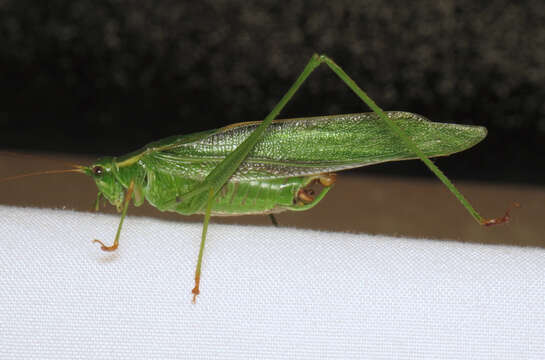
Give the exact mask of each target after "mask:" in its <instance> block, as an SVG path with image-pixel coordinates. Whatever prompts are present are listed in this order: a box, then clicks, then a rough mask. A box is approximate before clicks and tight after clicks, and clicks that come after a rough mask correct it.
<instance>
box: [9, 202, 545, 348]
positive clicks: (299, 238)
mask: <svg viewBox="0 0 545 360" xmlns="http://www.w3.org/2000/svg"><path fill="white" fill-rule="evenodd" d="M118 219H119V217H115V216H105V215H100V214H96V215H95V214H88V213H75V212H71V211H60V210H39V209H28V208H27V209H24V208H12V207H11V208H10V207H0V224H1V228H0V229H1V235H0V236H1V240H0V309H1V313H0V341H1V343H0V357H1V358H2V359H172V358H192V359H199V358H203V359H205V358H223V359H249V358H263V359H269V358H270V359H294V358H300V359H326V358H327V359H351V358H366V359H392V358H405V359H426V358H427V359H435V358H440V359H449V358H452V359H454V358H456V359H543V358H545V300H544V299H545V270H544V269H545V251H544V250H543V249H536V248H518V247H502V246H489V245H488V246H481V245H471V244H462V243H457V242H452V241H431V240H415V239H396V238H388V237H382V236H369V235H353V234H340V233H327V232H316V231H303V230H296V229H289V228H278V229H275V228H273V227H253V226H252V227H251V226H226V225H217V224H214V223H211V225H210V227H209V233H208V234H209V235H208V242H207V248H206V252H205V259H204V264H203V277H202V283H201V295H200V296H199V297H198V300H197V304H196V305H192V304H191V289H192V287H193V275H194V267H195V263H196V259H197V253H198V245H199V242H200V234H201V225H199V224H187V223H183V222H182V221H183V217H180V222H165V221H159V220H154V219H147V218H136V217H128V218H127V219H126V221H125V228H124V229H123V232H122V236H121V245H120V249H119V250H118V251H117V252H116V253H104V252H102V251H101V250H100V249H99V247H98V246H97V244H92V243H91V240H92V239H93V238H95V237H98V238H99V239H101V240H105V241H107V242H108V243H110V242H111V241H112V240H113V237H114V234H115V231H116V227H117V222H118Z"/></svg>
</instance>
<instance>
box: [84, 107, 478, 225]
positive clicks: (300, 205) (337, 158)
mask: <svg viewBox="0 0 545 360" xmlns="http://www.w3.org/2000/svg"><path fill="white" fill-rule="evenodd" d="M387 115H388V117H389V119H391V120H393V121H394V122H395V123H396V124H397V125H398V126H400V127H401V129H403V131H405V132H406V133H407V134H408V135H409V136H411V139H412V140H413V141H414V142H415V143H416V144H417V145H418V147H419V149H421V150H422V151H423V152H424V153H425V154H426V156H442V155H448V154H452V153H455V152H458V151H462V150H464V149H467V148H469V147H471V146H473V145H475V144H476V143H478V142H479V141H481V140H482V139H483V138H484V137H485V136H486V129H485V128H483V127H477V126H467V125H466V126H464V125H457V124H443V123H433V122H430V121H429V120H427V119H425V118H423V117H422V116H419V115H416V114H411V113H405V112H388V113H387ZM258 124H259V122H254V123H239V124H234V125H230V126H227V127H225V128H222V129H218V130H213V131H207V132H204V133H199V134H193V135H189V136H180V137H173V138H168V139H165V140H162V141H158V142H155V143H151V144H149V145H147V146H146V147H144V148H143V149H142V150H140V151H138V152H135V153H132V154H129V155H127V156H123V157H120V158H104V159H101V160H99V161H97V162H96V163H95V164H93V165H92V166H91V167H90V168H89V169H88V170H87V173H88V174H89V175H91V176H93V178H94V179H95V182H96V184H97V187H98V189H99V192H100V194H102V195H103V196H104V197H106V198H107V199H108V200H109V201H110V202H111V203H112V204H114V205H116V206H117V207H118V208H119V209H121V208H122V204H123V199H124V193H125V191H126V190H127V189H128V188H129V186H130V184H131V182H132V183H133V184H134V185H133V198H134V204H135V205H137V206H138V205H141V204H142V203H143V201H144V200H147V201H148V202H149V203H150V204H151V205H153V206H154V207H156V208H157V209H159V210H161V211H173V212H178V213H180V214H183V215H192V214H195V213H204V212H205V211H204V210H205V209H203V208H199V207H194V206H192V203H191V202H189V201H182V200H181V197H183V195H184V194H186V193H187V192H189V191H191V190H192V189H193V188H195V187H196V186H198V185H199V184H200V183H202V181H203V180H204V179H205V178H206V176H207V175H208V174H209V173H210V172H211V171H212V169H214V168H215V167H216V166H218V164H220V163H221V162H222V161H224V159H225V157H226V156H227V155H228V154H229V153H232V152H233V151H234V150H235V149H236V148H237V147H238V146H240V144H241V143H242V141H243V140H244V139H245V138H247V137H248V136H249V135H250V134H251V133H252V132H253V131H255V128H256V127H257V126H258ZM388 133H389V129H387V128H386V127H385V125H384V124H383V122H382V120H381V119H380V118H379V117H378V116H377V115H376V114H374V113H363V114H348V115H335V116H322V117H312V118H301V119H287V120H276V121H274V122H273V123H272V124H271V125H270V126H269V127H268V128H267V130H266V131H265V133H264V134H263V137H262V138H261V139H260V140H259V142H258V143H257V144H256V146H255V147H254V148H253V149H252V151H250V153H249V154H248V156H247V157H246V158H245V159H244V161H243V162H242V163H241V164H240V165H239V167H238V168H237V170H236V171H235V172H234V174H233V175H232V176H231V177H230V178H229V179H228V180H227V182H226V183H225V184H224V185H223V186H222V188H221V190H220V191H219V192H218V193H217V195H216V196H215V198H214V201H213V202H212V205H211V206H212V207H211V214H212V215H237V214H238V215H243V214H262V213H277V212H281V211H284V210H295V211H297V210H307V209H309V208H311V207H313V206H314V205H316V204H317V203H318V202H319V201H320V200H321V199H322V198H323V196H324V195H325V194H326V193H327V191H328V190H329V189H330V185H331V184H332V183H333V182H334V180H333V176H332V175H330V173H332V172H334V171H339V170H344V169H350V168H355V167H360V166H365V165H371V164H376V163H381V162H386V161H398V160H404V159H413V158H415V156H414V154H412V152H411V151H410V150H408V149H406V147H404V146H403V144H401V143H400V141H399V140H398V139H397V138H396V137H392V136H388ZM317 181H318V182H320V183H321V184H323V185H326V186H324V188H323V189H322V191H321V192H320V193H319V194H318V195H317V196H316V197H313V196H312V195H311V194H310V191H309V190H307V187H308V186H309V185H311V184H313V183H314V182H317ZM201 196H207V194H204V193H203V194H202V195H201Z"/></svg>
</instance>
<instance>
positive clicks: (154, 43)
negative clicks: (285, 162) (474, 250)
mask: <svg viewBox="0 0 545 360" xmlns="http://www.w3.org/2000/svg"><path fill="white" fill-rule="evenodd" d="M544 25H545V3H543V2H542V1H537V0H535V1H532V0H522V1H517V2H513V1H493V2H489V1H469V0H461V1H460V0H458V1H454V0H444V1H435V0H433V1H418V2H406V1H402V0H393V1H388V2H384V1H378V0H376V1H374V0H369V1H335V2H332V1H296V2H278V1H248V0H245V1H218V0H214V1H199V2H194V1H179V0H176V1H174V0H171V1H168V0H166V1H155V2H149V1H120V0H109V1H108V0H104V1H97V0H71V1H58V0H49V1H47V2H36V1H27V0H17V1H15V0H12V1H10V0H3V1H0V42H1V46H0V83H1V86H0V129H1V131H0V145H1V147H2V149H3V150H6V151H10V152H12V153H15V154H16V155H7V154H5V153H4V155H3V156H2V157H1V158H2V160H1V161H2V163H1V164H2V166H1V172H2V173H1V175H2V176H7V175H14V174H17V173H19V172H28V171H33V170H46V169H49V168H55V167H61V168H63V167H66V165H63V162H66V161H68V162H84V161H89V160H90V159H92V158H94V157H96V156H100V155H121V154H124V153H127V152H130V151H133V150H136V149H138V148H140V147H141V146H143V145H144V144H146V143H148V142H150V141H152V140H157V139H160V138H162V137H166V136H171V135H174V134H187V133H191V132H195V131H199V130H205V129H210V128H216V127H220V126H224V125H228V124H230V123H234V122H239V121H253V120H260V119H262V118H264V117H265V116H266V114H267V113H268V111H270V109H271V108H272V107H273V106H274V104H275V103H276V102H277V101H278V100H279V99H280V97H281V96H282V95H283V94H284V93H285V91H286V90H287V89H288V87H289V86H290V85H291V83H292V82H293V81H294V79H295V78H296V76H297V75H298V74H299V72H300V71H301V70H302V68H303V67H304V65H305V64H306V62H307V61H308V59H309V57H310V56H311V55H312V53H314V52H318V53H325V54H327V55H329V56H330V57H331V58H333V59H334V60H335V61H336V62H337V63H338V64H339V65H341V66H342V67H343V68H344V70H345V71H346V72H347V73H348V74H349V75H351V76H352V78H353V79H354V80H355V81H356V82H357V83H358V84H359V85H360V86H361V87H362V88H363V89H365V90H366V91H367V92H368V94H369V95H370V96H371V97H372V98H373V99H374V100H375V101H376V102H377V103H378V104H379V105H380V106H381V107H383V108H384V109H386V110H403V111H410V112H415V113H419V114H421V115H424V116H426V117H428V118H430V119H432V120H433V121H440V122H456V123H463V124H475V125H482V126H486V127H487V128H488V130H489V136H488V137H487V139H486V140H485V141H484V142H483V143H481V144H479V145H478V146H476V147H475V148H473V149H471V150H468V151H466V152H464V153H462V154H458V155H455V156H451V157H449V158H444V159H440V160H437V164H438V165H439V166H440V167H441V168H442V169H443V170H444V171H445V172H446V173H447V174H448V175H449V176H450V177H452V178H453V179H456V180H457V183H461V184H466V183H467V184H468V185H467V187H466V188H465V189H464V187H463V186H462V190H466V191H469V192H470V193H471V195H472V196H473V198H471V196H469V194H468V197H470V199H472V200H473V199H477V200H474V201H476V202H477V203H478V205H479V206H481V207H482V208H484V209H486V210H487V211H486V212H487V213H491V214H490V216H500V215H502V214H503V211H504V210H505V209H507V208H509V207H510V206H511V203H512V202H513V201H518V202H520V203H522V205H523V206H522V208H521V209H520V210H517V211H516V212H515V215H516V216H517V218H518V219H519V220H518V221H523V223H519V224H518V225H517V223H516V222H514V223H512V224H510V225H508V226H507V227H501V229H502V230H499V231H498V230H492V231H491V232H488V233H487V234H492V235H486V234H485V233H484V232H483V234H485V235H480V233H478V234H475V233H474V231H477V230H467V231H468V232H463V233H460V232H459V231H460V229H462V228H464V229H465V228H466V225H463V226H462V225H460V224H461V222H462V221H466V220H467V221H468V222H469V223H470V224H471V225H467V226H468V228H469V227H475V228H478V229H480V228H479V227H478V226H477V225H475V224H474V222H473V221H472V219H471V217H470V216H469V215H467V214H465V213H464V211H463V209H462V210H461V211H459V212H456V211H458V210H460V208H461V206H460V205H459V204H457V202H456V201H455V200H453V198H452V197H450V196H449V194H448V193H446V195H445V200H444V201H443V200H441V201H439V200H437V199H439V197H438V196H442V195H436V193H434V192H433V191H435V190H433V189H435V186H436V185H437V187H436V188H437V192H438V194H442V193H443V192H445V190H444V189H443V188H442V186H441V185H439V184H437V182H436V181H435V180H433V175H431V173H430V172H429V171H427V170H426V169H425V168H424V166H423V165H422V164H421V163H420V162H418V161H409V162H400V163H392V164H383V165H377V166H372V167H368V168H364V169H360V170H359V171H357V172H352V175H353V176H356V175H357V174H359V175H362V176H365V177H364V178H363V179H362V180H361V181H363V183H361V182H358V181H359V180H358V181H354V184H353V185H350V184H352V183H351V181H352V179H353V178H352V177H350V175H349V178H350V179H351V180H350V181H348V183H349V184H346V185H343V186H344V187H345V191H346V196H347V197H346V198H343V197H342V196H341V195H340V194H339V195H337V196H335V195H333V194H334V192H332V193H331V195H328V197H329V198H332V199H329V200H328V201H331V202H330V203H329V205H325V206H322V209H323V212H324V214H322V215H320V216H323V217H325V218H327V219H325V220H324V219H323V218H322V217H320V216H318V215H316V213H314V214H308V215H299V214H297V215H286V217H285V218H284V219H282V222H281V223H284V224H292V223H291V221H294V223H293V224H296V225H297V224H301V225H302V226H306V227H311V228H314V225H312V224H313V223H314V221H316V225H315V226H317V227H316V228H327V229H334V230H349V231H365V232H371V233H373V232H377V233H390V234H394V235H407V236H429V237H448V238H454V239H457V240H463V241H480V242H483V241H484V242H487V241H490V242H496V239H498V237H502V236H505V238H506V240H505V241H507V242H509V241H510V242H511V243H517V244H530V245H536V244H537V245H543V244H545V240H544V239H543V234H545V228H544V226H543V220H542V218H543V215H544V210H545V206H544V205H545V195H544V187H543V186H544V185H545V166H543V165H544V159H545V102H544V99H545V87H544V86H543V85H544V84H545V26H544ZM363 111H368V109H367V108H366V107H365V105H364V104H362V103H361V102H360V101H359V100H358V99H357V98H356V97H355V96H354V95H353V94H352V93H351V92H350V91H349V90H348V89H347V88H346V86H345V85H344V84H343V83H341V82H340V80H338V78H337V77H336V76H335V75H334V74H332V73H331V72H330V71H329V70H328V69H327V68H323V69H319V70H318V71H316V72H315V74H313V75H312V76H311V78H310V79H309V80H308V81H307V83H306V84H305V85H304V86H303V88H302V89H301V91H300V92H299V93H298V94H297V96H296V97H295V99H294V100H293V101H292V102H291V103H290V104H289V105H288V106H287V107H286V109H285V110H284V111H283V113H282V114H281V116H280V117H298V116H313V115H327V114H338V113H351V112H363ZM24 153H31V154H33V155H36V154H38V155H39V156H41V157H39V158H38V159H39V160H38V161H37V160H36V159H37V158H36V156H33V157H30V158H29V157H26V156H23V154H24ZM56 161H59V163H57V162H56ZM354 174H356V175H354ZM75 178H76V177H71V176H69V175H65V176H57V177H54V178H53V179H52V178H51V177H48V179H46V177H41V178H39V179H38V178H36V179H35V180H32V179H25V180H22V179H21V180H19V181H16V182H10V183H4V184H2V185H1V186H0V193H4V194H3V195H2V202H3V203H5V204H15V205H37V206H60V205H63V206H67V207H69V208H77V209H79V208H81V206H80V205H79V204H82V203H83V204H84V206H83V207H84V208H86V209H88V208H90V206H91V204H90V203H85V201H87V200H89V199H91V200H89V201H91V202H92V198H93V196H94V195H92V193H93V192H94V191H95V190H93V184H92V183H91V184H89V181H88V179H80V178H79V177H78V179H77V180H74V179H75ZM385 179H387V180H385ZM366 181H367V182H366ZM389 181H391V182H393V183H392V184H390V183H389ZM48 182H51V183H48ZM83 183H85V184H88V185H85V186H84V185H81V184H83ZM61 184H62V185H61ZM362 184H363V185H362ZM385 184H389V185H390V186H389V187H384V186H385ZM415 184H416V185H415ZM417 185H418V186H417ZM39 186H44V188H43V189H42V188H36V187H39ZM55 186H58V187H59V190H58V192H55V190H54V189H55ZM72 186H73V187H74V192H73V193H71V192H70V191H69V189H70V188H71V187H72ZM350 186H353V187H350ZM404 186H409V188H407V189H406V188H404ZM414 186H416V187H414ZM338 187H339V188H340V187H341V185H340V184H339V186H338ZM82 189H86V190H85V191H84V190H82ZM472 189H473V190H472ZM336 190H338V189H336ZM87 191H89V192H90V193H91V195H82V194H86V192H87ZM95 192H96V191H95ZM356 193H357V194H361V196H362V198H361V199H358V200H356V199H355V198H354V194H356ZM377 194H379V195H377ZM380 194H382V195H380ZM400 194H405V195H407V194H410V196H414V198H410V199H403V195H400ZM80 195H81V196H87V197H88V198H89V199H87V197H86V198H85V201H80V199H79V197H78V196H80ZM63 196H66V198H65V197H63ZM480 196H483V198H482V199H481V198H480ZM428 199H429V200H430V201H431V200H433V199H435V200H436V201H435V202H432V203H430V204H428ZM441 199H442V198H441ZM424 204H425V207H423V206H424ZM403 206H407V208H406V210H401V213H400V214H398V213H396V211H397V210H398V209H401V208H402V207H403ZM419 206H420V207H421V208H419ZM333 208H335V209H337V208H338V210H335V211H334V212H333V211H331V209H333ZM441 208H443V210H444V211H450V210H448V209H451V208H453V209H455V210H453V211H455V213H450V212H445V213H437V211H438V210H437V209H441ZM404 209H405V208H404ZM312 211H314V210H312ZM312 211H311V212H312ZM339 212H340V217H339V218H338V219H337V218H336V216H339V214H338V213H339ZM347 214H351V216H352V215H353V216H354V218H353V219H351V220H348V217H347ZM416 214H420V215H416ZM435 214H437V215H436V216H438V218H437V219H434V218H433V216H434V215H435ZM485 215H486V214H485ZM290 216H291V217H290ZM300 216H311V217H312V218H313V219H314V220H311V219H310V218H306V217H300ZM376 216H379V217H380V218H376V219H375V217H376ZM418 216H420V217H418ZM430 216H431V218H430ZM413 217H418V218H413ZM178 218H179V217H178ZM294 218H296V220H292V219H294ZM459 218H460V219H463V220H458V219H459ZM240 219H241V220H242V218H240ZM301 219H302V220H301ZM454 219H455V220H454ZM242 221H244V220H242ZM259 221H260V220H259ZM264 221H266V218H265V220H264ZM524 221H526V223H524ZM398 222H399V223H406V225H404V226H405V227H403V226H402V227H401V228H396V226H398V225H395V224H396V223H398ZM327 223H330V224H338V225H331V226H325V225H323V224H327ZM378 223H380V224H382V223H383V224H384V226H382V227H380V228H377V225H376V224H378ZM449 224H450V225H449ZM464 224H465V223H464ZM426 227H431V228H437V229H439V230H437V229H436V230H427V228H426ZM443 227H449V228H452V229H451V230H449V231H447V232H442V230H440V229H441V228H443ZM413 228H414V229H416V230H414V231H413V230H412V229H413ZM422 228H426V229H423V230H422ZM513 228H515V230H516V229H519V230H516V231H519V232H516V231H515V230H513ZM506 229H508V230H506ZM522 229H524V230H522ZM457 231H458V232H457ZM478 231H481V230H478ZM513 231H515V232H513ZM520 231H523V232H520ZM502 234H503V235H502ZM528 239H530V240H528ZM544 246H545V245H544Z"/></svg>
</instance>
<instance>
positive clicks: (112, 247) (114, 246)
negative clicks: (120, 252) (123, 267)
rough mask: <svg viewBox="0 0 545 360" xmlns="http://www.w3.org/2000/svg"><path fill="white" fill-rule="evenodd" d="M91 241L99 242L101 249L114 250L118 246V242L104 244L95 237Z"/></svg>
mask: <svg viewBox="0 0 545 360" xmlns="http://www.w3.org/2000/svg"><path fill="white" fill-rule="evenodd" d="M93 243H99V244H100V248H101V249H102V251H115V250H116V249H117V246H118V244H116V243H114V244H113V245H112V246H106V244H104V243H103V242H102V241H100V240H97V239H95V240H93Z"/></svg>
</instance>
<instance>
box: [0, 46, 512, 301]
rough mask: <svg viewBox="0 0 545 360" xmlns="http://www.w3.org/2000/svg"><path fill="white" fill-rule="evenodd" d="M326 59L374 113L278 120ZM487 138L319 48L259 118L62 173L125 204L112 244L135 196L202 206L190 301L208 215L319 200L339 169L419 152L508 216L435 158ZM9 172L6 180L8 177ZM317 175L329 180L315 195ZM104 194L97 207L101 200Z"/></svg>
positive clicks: (173, 207)
mask: <svg viewBox="0 0 545 360" xmlns="http://www.w3.org/2000/svg"><path fill="white" fill-rule="evenodd" d="M322 63H324V64H326V65H327V66H328V67H329V68H330V69H331V70H332V71H333V72H334V73H335V74H337V76H339V78H340V79H341V80H342V81H343V82H344V83H345V84H346V85H347V86H348V87H350V89H352V91H353V92H354V93H355V94H356V95H357V96H358V97H359V98H360V99H361V100H362V101H363V102H365V103H366V104H367V105H368V106H369V108H371V110H372V111H373V112H372V113H363V114H349V115H335V116H321V117H312V118H301V119H289V120H276V121H273V120H274V119H275V118H276V116H277V115H278V114H279V113H280V111H281V110H282V109H283V107H284V106H285V105H286V104H287V103H288V101H289V100H290V99H291V98H292V96H293V95H294V94H295V93H296V92H297V90H298V89H299V87H300V86H301V84H302V83H303V82H304V81H305V79H306V78H307V77H308V76H309V75H310V74H311V73H312V71H313V70H314V69H315V68H317V67H318V66H319V65H320V64H322ZM485 136H486V129H485V128H483V127H476V126H463V125H456V124H442V123H434V122H430V121H429V120H427V119H425V118H424V117H422V116H420V115H416V114H411V113H405V112H387V113H385V112H384V111H383V110H382V109H380V108H379V107H378V106H377V105H376V104H375V103H374V101H373V100H371V99H370V98H369V97H368V96H367V94H366V93H365V92H364V91H363V90H362V89H360V88H359V87H358V86H357V85H356V83H355V82H354V81H353V80H352V79H351V78H350V77H349V76H348V75H347V74H346V73H345V72H344V71H343V70H342V69H341V68H340V67H339V66H338V65H337V64H335V63H334V62H333V61H332V60H331V59H329V58H328V57H326V56H324V55H320V56H319V55H316V54H315V55H313V56H312V57H311V59H310V61H309V63H308V64H307V66H306V67H305V68H304V70H303V72H302V73H301V75H299V77H298V78H297V80H296V81H295V83H294V84H293V85H292V87H291V88H290V89H289V90H288V92H287V93H286V94H285V95H284V96H283V97H282V99H281V100H280V102H279V103H278V104H277V105H276V106H275V107H274V108H273V110H272V111H271V112H270V113H269V115H268V116H267V117H266V118H265V120H263V121H262V122H250V123H238V124H233V125H230V126H227V127H224V128H221V129H218V130H210V131H204V132H200V133H196V134H191V135H185V136H174V137H170V138H167V139H164V140H160V141H157V142H154V143H151V144H149V145H147V146H145V147H144V148H143V149H141V150H139V151H136V152H133V153H131V154H128V155H126V156H122V157H118V158H113V157H110V158H103V159H101V160H98V161H97V162H96V163H94V164H92V165H91V166H77V167H76V169H72V170H63V171H50V172H47V173H57V172H67V171H69V172H82V173H85V174H87V175H90V176H92V177H93V179H94V180H95V182H96V185H97V187H98V191H99V194H98V199H100V196H103V197H105V198H106V199H107V200H108V201H109V202H110V203H111V204H112V205H114V206H116V207H117V209H118V210H119V211H121V212H122V215H121V220H120V222H119V226H118V229H117V234H116V237H115V240H114V243H113V244H112V245H111V246H107V245H105V244H104V243H102V242H101V241H100V240H95V242H98V243H100V244H101V245H102V249H103V250H106V251H112V250H115V249H116V248H117V247H118V244H119V236H120V233H121V227H122V225H123V220H124V218H125V215H126V213H127V209H128V206H129V202H130V200H131V199H133V202H134V204H135V205H137V206H138V205H141V204H142V203H143V202H144V201H148V202H149V203H150V204H151V205H153V206H155V207H157V208H158V209H159V210H162V211H173V212H178V213H180V214H184V215H189V214H196V213H197V214H204V215H205V218H204V224H203V232H202V238H201V245H200V251H199V257H198V261H197V267H196V271H195V288H194V289H193V291H192V292H193V295H194V296H193V301H195V298H196V296H197V295H198V294H199V292H200V290H199V284H200V274H201V264H202V258H203V252H204V244H205V240H206V233H207V228H208V223H209V221H210V216H211V215H237V214H238V215H241V214H267V213H268V214H272V213H277V212H281V211H285V210H294V211H301V210H307V209H310V208H311V207H313V206H315V205H316V204H317V203H318V202H319V201H320V200H321V199H322V198H323V197H324V196H325V195H326V193H327V192H328V191H329V189H330V188H331V185H332V184H333V183H334V182H335V175H334V174H333V172H335V171H340V170H344V169H350V168H355V167H360V166H366V165H372V164H376V163H381V162H386V161H397V160H405V159H415V158H418V159H420V160H422V161H423V162H424V163H425V164H426V166H428V168H429V169H430V170H431V171H432V172H433V173H434V174H436V175H437V177H439V179H440V180H441V181H442V182H443V183H444V184H445V185H446V186H447V188H448V189H449V190H450V191H451V192H452V193H453V194H454V195H455V196H456V198H457V199H458V200H459V201H460V202H461V203H462V205H463V206H464V207H465V208H466V209H467V210H468V212H469V213H470V214H471V215H472V216H473V217H474V218H475V220H477V221H478V222H479V223H480V224H482V225H492V224H498V223H502V222H506V221H507V220H508V219H509V217H508V214H507V213H506V215H505V216H503V217H501V218H497V219H485V218H483V217H481V216H480V215H479V214H478V213H477V212H476V211H475V210H474V209H473V207H472V206H471V204H470V203H469V202H468V201H467V199H465V197H464V196H463V195H462V194H461V193H460V192H459V191H458V190H457V189H456V187H454V185H453V184H452V183H451V182H450V181H449V180H448V178H447V177H446V176H445V175H444V174H443V173H442V172H441V171H440V170H439V169H438V168H437V167H436V166H435V165H434V164H433V163H432V162H431V161H430V160H429V159H428V157H432V156H443V155H449V154H452V153H455V152H459V151H463V150H465V149H467V148H469V147H471V146H473V145H475V144H476V143H478V142H479V141H481V140H482V139H483V138H484V137H485ZM4 180H7V179H4ZM315 183H319V184H321V185H322V186H323V187H322V189H321V190H320V191H319V193H318V194H314V193H313V190H312V189H311V188H312V186H313V185H314V184H315ZM98 199H97V206H98Z"/></svg>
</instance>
